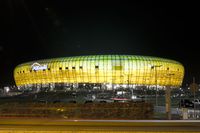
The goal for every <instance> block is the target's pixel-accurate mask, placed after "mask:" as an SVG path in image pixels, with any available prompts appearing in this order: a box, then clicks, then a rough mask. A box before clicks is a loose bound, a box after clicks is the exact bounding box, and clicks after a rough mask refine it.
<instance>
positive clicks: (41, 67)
mask: <svg viewBox="0 0 200 133" xmlns="http://www.w3.org/2000/svg"><path fill="white" fill-rule="evenodd" d="M31 68H32V70H35V71H38V70H45V69H47V65H46V64H44V65H41V64H39V63H37V62H36V63H33V65H31Z"/></svg>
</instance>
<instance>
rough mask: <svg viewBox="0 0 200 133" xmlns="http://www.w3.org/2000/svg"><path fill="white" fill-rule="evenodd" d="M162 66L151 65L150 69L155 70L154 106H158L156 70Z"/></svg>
mask: <svg viewBox="0 0 200 133" xmlns="http://www.w3.org/2000/svg"><path fill="white" fill-rule="evenodd" d="M158 67H162V65H151V69H154V70H155V84H156V106H158V86H157V68H158Z"/></svg>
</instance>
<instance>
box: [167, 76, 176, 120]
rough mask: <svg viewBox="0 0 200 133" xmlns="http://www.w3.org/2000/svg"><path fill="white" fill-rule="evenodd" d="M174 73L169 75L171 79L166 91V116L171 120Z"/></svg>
mask: <svg viewBox="0 0 200 133" xmlns="http://www.w3.org/2000/svg"><path fill="white" fill-rule="evenodd" d="M174 75H175V74H174V73H168V74H167V76H168V77H169V85H168V86H167V88H166V89H165V108H166V115H167V119H168V120H170V119H171V86H172V83H171V78H172V76H174Z"/></svg>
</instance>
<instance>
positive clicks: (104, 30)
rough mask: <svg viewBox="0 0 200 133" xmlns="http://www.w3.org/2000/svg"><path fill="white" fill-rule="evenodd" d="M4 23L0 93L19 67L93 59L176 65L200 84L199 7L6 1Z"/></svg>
mask: <svg viewBox="0 0 200 133" xmlns="http://www.w3.org/2000/svg"><path fill="white" fill-rule="evenodd" d="M0 17H1V21H0V35H1V36H0V87H2V86H5V85H9V84H14V79H13V69H14V67H15V66H16V65H18V64H20V63H23V62H26V61H32V60H38V59H45V58H52V57H67V56H74V55H92V54H95V55H97V54H128V55H147V56H158V57H163V58H169V59H173V60H177V61H179V62H181V63H182V64H183V65H184V67H185V72H186V74H185V78H184V84H186V83H190V82H191V81H192V77H193V76H194V77H195V78H196V82H197V83H200V70H199V68H200V48H198V45H199V42H200V37H199V35H200V34H199V31H200V20H199V17H200V11H199V4H198V3H194V2H189V1H187V2H183V1H181V2H176V3H175V2H174V1H173V2H166V3H164V2H162V3H158V2H155V3H153V2H150V1H149V2H146V3H145V2H135V3H133V2H131V3H125V2H122V1H114V2H108V1H95V2H94V3H91V2H86V1H83V2H82V3H80V2H79V1H74V2H73V3H72V2H68V1H67V0H1V1H0ZM184 84H183V85H184Z"/></svg>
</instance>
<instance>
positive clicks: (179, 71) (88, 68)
mask: <svg viewBox="0 0 200 133" xmlns="http://www.w3.org/2000/svg"><path fill="white" fill-rule="evenodd" d="M183 77H184V67H183V65H182V64H181V63H179V62H177V61H174V60H170V59H164V58H158V57H150V56H135V55H90V56H74V57H64V58H53V59H45V60H37V61H31V62H27V63H24V64H20V65H18V66H17V67H16V68H15V70H14V79H15V82H16V85H17V86H18V87H19V88H28V87H34V88H43V87H48V88H50V89H53V88H55V87H56V86H63V88H64V89H66V90H67V89H68V90H78V89H83V88H87V87H88V86H89V88H90V89H102V90H112V89H117V88H127V87H128V88H133V89H134V88H136V87H139V86H148V87H150V88H151V87H155V86H157V87H158V88H165V87H166V86H173V87H179V86H180V85H181V84H182V80H183ZM86 86H87V87H86Z"/></svg>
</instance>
